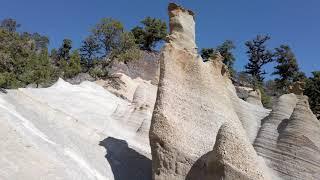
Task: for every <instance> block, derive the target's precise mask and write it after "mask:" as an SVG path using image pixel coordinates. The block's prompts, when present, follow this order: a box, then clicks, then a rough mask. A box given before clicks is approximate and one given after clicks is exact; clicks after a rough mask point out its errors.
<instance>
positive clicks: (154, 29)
mask: <svg viewBox="0 0 320 180" xmlns="http://www.w3.org/2000/svg"><path fill="white" fill-rule="evenodd" d="M141 23H142V24H143V27H140V26H137V27H134V28H133V29H132V30H131V32H132V33H133V35H134V37H135V39H136V43H137V44H138V45H139V46H140V48H141V49H144V50H148V51H151V50H152V49H153V48H154V47H155V46H156V44H157V42H159V41H161V40H165V38H166V36H167V25H166V22H164V21H162V20H161V19H156V18H151V17H146V18H145V19H144V20H142V21H141Z"/></svg>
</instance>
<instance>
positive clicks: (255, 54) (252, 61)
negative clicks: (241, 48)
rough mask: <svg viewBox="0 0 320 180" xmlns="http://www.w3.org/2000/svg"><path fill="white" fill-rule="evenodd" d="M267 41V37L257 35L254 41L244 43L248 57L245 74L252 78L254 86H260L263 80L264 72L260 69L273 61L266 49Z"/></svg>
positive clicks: (270, 53) (271, 54)
mask: <svg viewBox="0 0 320 180" xmlns="http://www.w3.org/2000/svg"><path fill="white" fill-rule="evenodd" d="M269 39H270V37H269V36H265V35H258V36H257V37H256V38H255V39H253V40H251V41H247V42H246V43H245V45H246V46H247V49H248V50H247V55H248V57H249V62H248V64H247V65H246V66H245V69H246V71H245V72H246V73H248V74H250V75H251V76H252V77H253V79H254V81H255V84H256V85H257V84H259V83H260V84H261V83H262V82H263V80H264V74H266V72H265V71H264V70H263V69H262V68H263V66H264V65H266V64H268V63H270V62H272V61H273V53H272V52H271V51H270V50H268V49H267V47H266V42H267V41H268V40H269Z"/></svg>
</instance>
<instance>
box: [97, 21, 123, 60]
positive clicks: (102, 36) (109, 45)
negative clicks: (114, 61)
mask: <svg viewBox="0 0 320 180" xmlns="http://www.w3.org/2000/svg"><path fill="white" fill-rule="evenodd" d="M122 32H123V25H122V23H121V22H119V21H117V20H114V19H112V18H103V19H101V21H100V23H98V24H97V25H96V26H95V27H94V28H93V29H92V33H93V36H94V39H92V40H96V43H99V44H100V46H101V48H102V52H101V53H102V55H103V57H108V56H109V54H110V53H111V51H112V50H113V49H114V48H116V47H117V46H118V44H119V40H120V36H121V34H122Z"/></svg>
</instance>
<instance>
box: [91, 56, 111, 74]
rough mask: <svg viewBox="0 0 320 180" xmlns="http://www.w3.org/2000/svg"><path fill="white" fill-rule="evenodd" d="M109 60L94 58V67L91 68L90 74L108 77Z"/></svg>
mask: <svg viewBox="0 0 320 180" xmlns="http://www.w3.org/2000/svg"><path fill="white" fill-rule="evenodd" d="M109 63H110V62H109V61H105V60H93V65H92V68H90V69H89V74H90V75H91V76H92V77H94V78H96V79H97V78H106V77H107V76H108V66H109V65H110V64H109Z"/></svg>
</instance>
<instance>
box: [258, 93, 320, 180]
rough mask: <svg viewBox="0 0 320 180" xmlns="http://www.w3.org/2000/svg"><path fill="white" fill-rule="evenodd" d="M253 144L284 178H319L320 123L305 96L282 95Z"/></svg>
mask: <svg viewBox="0 0 320 180" xmlns="http://www.w3.org/2000/svg"><path fill="white" fill-rule="evenodd" d="M297 93H298V94H301V91H299V92H297ZM254 146H255V149H256V150H257V152H258V154H259V155H261V156H262V157H264V159H265V160H266V162H267V163H268V165H269V166H270V167H271V168H273V169H274V170H275V171H276V172H277V173H278V174H279V176H280V177H281V178H282V179H320V173H319V172H320V122H319V121H318V120H317V118H316V117H315V115H314V114H313V113H312V112H311V110H310V107H309V104H308V98H307V97H306V96H303V95H295V94H286V95H283V96H281V97H280V98H279V100H278V102H277V104H276V105H275V106H274V108H273V111H272V112H271V114H270V116H269V117H267V118H266V119H265V120H264V121H263V124H262V127H261V129H260V131H259V134H258V137H257V139H256V141H255V143H254Z"/></svg>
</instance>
